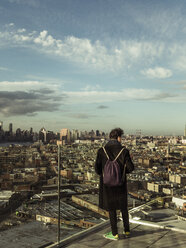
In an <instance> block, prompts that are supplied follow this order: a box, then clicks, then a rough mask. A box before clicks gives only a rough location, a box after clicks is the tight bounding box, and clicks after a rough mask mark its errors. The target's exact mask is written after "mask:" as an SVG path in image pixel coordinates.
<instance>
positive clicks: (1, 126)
mask: <svg viewBox="0 0 186 248" xmlns="http://www.w3.org/2000/svg"><path fill="white" fill-rule="evenodd" d="M2 130H3V122H2V121H0V131H2Z"/></svg>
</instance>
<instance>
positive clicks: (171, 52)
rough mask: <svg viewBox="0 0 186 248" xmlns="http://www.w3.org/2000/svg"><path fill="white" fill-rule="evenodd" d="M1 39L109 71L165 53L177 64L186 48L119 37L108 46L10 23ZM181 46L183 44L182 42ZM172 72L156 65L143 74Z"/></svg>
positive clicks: (146, 62) (149, 61) (147, 62)
mask: <svg viewBox="0 0 186 248" xmlns="http://www.w3.org/2000/svg"><path fill="white" fill-rule="evenodd" d="M0 40H1V41H0V46H7V45H8V46H16V47H19V46H23V47H27V48H30V49H35V50H37V51H38V52H40V53H43V54H46V55H48V56H53V57H54V56H56V57H58V58H61V59H66V60H67V61H70V62H73V63H76V64H78V66H86V67H90V68H94V69H98V70H107V71H112V72H113V71H121V70H128V69H130V68H132V67H134V66H135V67H136V66H139V67H141V65H142V64H143V65H144V67H147V66H149V65H151V64H152V63H153V62H154V61H156V59H161V58H166V57H168V58H169V59H170V58H171V57H173V58H174V59H175V55H176V56H177V58H178V60H177V61H175V60H174V61H175V62H174V63H177V65H178V66H179V61H180V59H182V60H183V58H179V54H180V55H181V54H182V56H184V58H186V52H185V54H184V55H183V46H182V45H183V44H180V45H179V46H178V45H170V47H169V48H167V47H166V44H165V43H164V42H160V41H154V42H152V41H144V40H138V41H137V40H120V41H118V42H117V43H116V42H114V44H112V45H111V46H109V47H108V46H106V45H105V44H104V43H103V42H101V41H100V40H96V41H94V42H93V41H91V40H90V39H87V38H78V37H74V36H67V37H64V39H57V38H55V37H53V36H52V35H50V34H49V33H48V31H47V30H43V31H41V32H39V33H38V32H36V31H32V32H28V31H27V30H26V29H25V28H19V29H16V28H15V26H14V25H13V23H11V25H9V26H8V27H6V28H5V30H3V31H2V32H0ZM180 46H181V48H182V49H180ZM184 47H186V45H185V44H184ZM173 58H171V61H173ZM167 61H168V59H167ZM171 73H172V72H171V71H170V70H168V69H165V68H161V67H157V68H154V69H148V70H146V71H144V72H143V75H145V76H152V77H156V78H165V77H170V76H171V75H172V74H171ZM158 75H159V76H158Z"/></svg>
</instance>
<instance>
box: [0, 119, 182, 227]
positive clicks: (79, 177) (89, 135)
mask: <svg viewBox="0 0 186 248" xmlns="http://www.w3.org/2000/svg"><path fill="white" fill-rule="evenodd" d="M107 141H108V134H106V133H104V132H102V131H99V130H96V131H93V130H92V131H90V132H88V131H84V132H81V131H78V130H69V129H66V128H64V129H62V130H61V131H60V132H59V133H54V132H52V131H46V129H45V128H42V129H41V130H40V131H39V133H36V132H34V131H33V129H32V128H30V130H29V131H22V130H21V129H20V128H18V129H17V130H16V132H13V125H12V124H9V130H8V131H4V130H3V122H0V188H1V191H0V218H1V220H3V221H1V223H0V224H1V225H0V230H1V231H3V230H5V229H8V228H9V226H10V225H11V226H12V225H13V224H15V225H21V224H23V223H27V222H32V221H38V222H43V223H45V224H47V225H48V224H51V225H56V224H57V223H58V210H57V206H58V205H57V204H58V203H57V197H58V191H57V189H58V159H59V157H60V175H61V177H60V180H61V182H60V183H61V188H60V196H61V216H60V217H61V225H63V226H66V227H67V226H68V227H69V226H73V227H74V228H80V229H82V228H89V227H91V226H94V225H96V224H97V223H99V222H101V221H102V219H107V218H108V213H107V212H106V211H104V210H102V209H99V207H98V184H99V177H98V176H97V175H96V173H95V170H94V164H95V160H96V154H97V150H98V149H99V148H100V147H102V146H104V144H106V142H107ZM8 142H9V145H7V146H1V143H2V144H3V143H8ZM15 142H17V143H16V144H15ZM18 142H20V143H18ZM23 142H28V143H27V144H26V145H25V144H23ZM122 144H123V145H124V146H126V148H128V149H129V150H130V153H131V156H132V159H133V161H134V164H135V170H134V171H133V172H132V173H131V174H129V175H128V176H127V177H128V191H129V209H132V208H134V207H135V206H139V205H141V204H143V203H146V202H152V206H153V205H154V206H156V207H157V206H159V207H162V208H170V209H173V210H174V211H175V216H177V217H176V218H178V217H179V218H182V219H186V189H185V185H186V127H185V130H184V134H183V136H174V137H173V136H172V137H171V136H144V135H141V132H137V133H136V134H135V135H124V136H123V137H122ZM59 147H60V154H58V153H59ZM131 215H132V212H131ZM134 215H135V216H137V215H138V217H139V218H142V219H148V218H150V217H149V215H147V214H145V212H144V211H143V213H139V212H134ZM151 218H152V216H151ZM10 223H11V224H10Z"/></svg>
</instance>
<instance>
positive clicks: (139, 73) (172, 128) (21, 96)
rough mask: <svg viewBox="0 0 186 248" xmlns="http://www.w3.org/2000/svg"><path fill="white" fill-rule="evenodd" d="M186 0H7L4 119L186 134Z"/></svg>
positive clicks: (0, 53) (1, 47)
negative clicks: (184, 130)
mask: <svg viewBox="0 0 186 248" xmlns="http://www.w3.org/2000/svg"><path fill="white" fill-rule="evenodd" d="M185 9H186V2H185V1H181V0H179V1H171V0H164V1H161V0H156V1H152V0H141V1H139V0H94V1H92V0H68V1H67V0H45V1H42V0H1V2H0V58H1V59H0V120H1V121H3V123H4V127H5V129H6V128H7V127H8V124H9V123H10V122H12V123H13V124H14V128H17V127H21V128H22V129H29V128H30V127H31V126H32V127H33V128H34V130H39V129H40V128H41V127H43V126H44V127H45V128H46V129H47V130H53V131H59V130H60V129H61V128H70V129H80V130H85V129H86V130H91V129H99V130H104V131H109V130H110V129H112V128H114V127H118V126H119V127H121V128H123V129H124V130H125V132H126V133H135V130H136V129H141V130H142V133H143V134H160V135H162V134H175V135H177V134H180V135H182V134H183V129H184V126H185V122H186V110H185V109H186V44H185V39H186V16H185Z"/></svg>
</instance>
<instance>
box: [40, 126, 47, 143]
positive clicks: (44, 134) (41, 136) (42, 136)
mask: <svg viewBox="0 0 186 248" xmlns="http://www.w3.org/2000/svg"><path fill="white" fill-rule="evenodd" d="M46 135H47V131H46V129H45V128H44V127H43V128H41V130H40V131H39V139H40V140H42V141H43V142H46Z"/></svg>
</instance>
